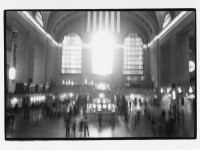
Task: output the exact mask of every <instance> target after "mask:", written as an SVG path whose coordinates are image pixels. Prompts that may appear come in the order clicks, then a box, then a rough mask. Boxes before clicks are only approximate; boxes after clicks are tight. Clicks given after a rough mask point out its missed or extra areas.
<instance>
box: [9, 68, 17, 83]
mask: <svg viewBox="0 0 200 150" xmlns="http://www.w3.org/2000/svg"><path fill="white" fill-rule="evenodd" d="M15 76H16V70H15V68H13V67H11V68H10V69H9V79H10V80H14V79H15Z"/></svg>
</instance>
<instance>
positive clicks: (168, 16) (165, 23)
mask: <svg viewBox="0 0 200 150" xmlns="http://www.w3.org/2000/svg"><path fill="white" fill-rule="evenodd" d="M171 20H172V17H171V14H170V13H167V14H166V15H165V17H164V20H163V26H162V28H163V29H164V28H165V27H166V26H167V25H168V24H169V23H170V22H171Z"/></svg>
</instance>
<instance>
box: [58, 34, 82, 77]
mask: <svg viewBox="0 0 200 150" xmlns="http://www.w3.org/2000/svg"><path fill="white" fill-rule="evenodd" d="M81 48H82V41H81V38H80V36H79V35H77V34H76V33H70V34H68V35H67V36H65V37H64V40H63V47H62V70H61V72H62V73H63V74H65V73H70V74H71V73H72V74H79V73H81V68H82V67H81Z"/></svg>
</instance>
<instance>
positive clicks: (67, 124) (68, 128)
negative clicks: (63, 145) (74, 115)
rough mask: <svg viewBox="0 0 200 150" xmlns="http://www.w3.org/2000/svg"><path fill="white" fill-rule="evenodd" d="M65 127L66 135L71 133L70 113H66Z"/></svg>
mask: <svg viewBox="0 0 200 150" xmlns="http://www.w3.org/2000/svg"><path fill="white" fill-rule="evenodd" d="M65 128H66V137H69V135H70V117H69V114H68V113H65Z"/></svg>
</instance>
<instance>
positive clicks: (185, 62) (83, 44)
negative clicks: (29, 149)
mask: <svg viewBox="0 0 200 150" xmlns="http://www.w3.org/2000/svg"><path fill="white" fill-rule="evenodd" d="M4 30H5V32H4V33H5V49H4V52H5V61H4V62H5V64H4V65H5V100H4V101H5V138H6V139H33V138H34V139H43V138H45V139H51V138H53V139H90V138H94V139H95V138H97V139H101V138H102V139H106V138H113V139H115V138H129V139H131V138H132V139H137V138H156V139H159V138H172V139H173V138H191V139H192V138H195V137H196V107H197V105H196V103H197V102H196V12H195V11H194V10H192V9H191V10H187V11H185V10H184V11H183V10H181V9H180V10H179V9H177V10H173V9H170V10H165V9H163V10H151V9H149V10H134V9H133V10H130V9H127V10H121V9H118V10H115V9H113V10H107V9H100V10H95V9H94V10H52V11H49V10H26V11H21V10H20V11H9V10H7V11H5V25H4Z"/></svg>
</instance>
